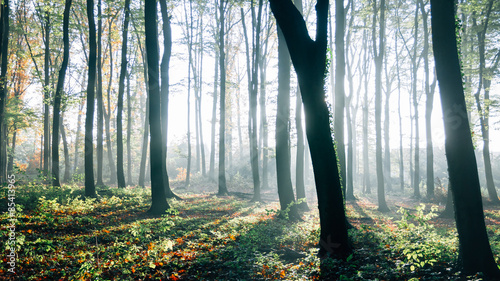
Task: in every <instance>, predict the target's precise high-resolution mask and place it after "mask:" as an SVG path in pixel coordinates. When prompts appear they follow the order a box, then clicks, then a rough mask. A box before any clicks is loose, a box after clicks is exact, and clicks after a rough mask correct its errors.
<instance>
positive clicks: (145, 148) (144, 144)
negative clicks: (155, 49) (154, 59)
mask: <svg viewBox="0 0 500 281" xmlns="http://www.w3.org/2000/svg"><path fill="white" fill-rule="evenodd" d="M146 71H147V66H145V67H144V72H146ZM145 76H146V78H147V75H145ZM146 81H147V79H146ZM146 88H149V87H146ZM146 92H149V90H147V89H146ZM145 107H146V115H145V116H144V133H143V135H142V149H141V164H140V166H139V180H138V183H137V184H138V185H139V186H140V187H142V188H144V187H145V186H146V184H145V177H146V161H147V153H148V144H149V96H148V97H147V99H146V106H145Z"/></svg>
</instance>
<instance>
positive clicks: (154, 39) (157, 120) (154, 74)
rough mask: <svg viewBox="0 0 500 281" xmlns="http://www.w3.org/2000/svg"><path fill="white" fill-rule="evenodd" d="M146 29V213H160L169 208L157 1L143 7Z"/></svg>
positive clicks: (148, 1) (146, 2) (147, 2)
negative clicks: (148, 183)
mask: <svg viewBox="0 0 500 281" xmlns="http://www.w3.org/2000/svg"><path fill="white" fill-rule="evenodd" d="M144 18H145V22H144V25H145V30H146V54H147V61H148V81H147V83H148V84H149V93H148V96H149V126H150V131H151V143H150V149H149V153H150V161H151V198H152V201H151V208H150V209H149V210H148V212H149V213H151V214H154V215H160V214H163V213H165V210H167V209H168V208H169V204H168V202H167V197H166V194H165V187H164V182H163V176H164V169H163V168H164V166H163V164H162V163H163V161H162V157H163V153H162V152H163V147H162V127H161V125H162V124H161V96H160V83H159V80H160V76H159V74H160V72H159V70H160V69H159V61H160V60H159V51H158V26H157V9H156V0H146V1H145V6H144Z"/></svg>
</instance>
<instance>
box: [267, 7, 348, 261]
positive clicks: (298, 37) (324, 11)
mask: <svg viewBox="0 0 500 281" xmlns="http://www.w3.org/2000/svg"><path fill="white" fill-rule="evenodd" d="M270 3H271V10H272V12H273V14H274V16H275V17H276V20H277V22H278V25H279V26H280V28H281V30H282V31H283V35H284V37H285V40H286V42H287V45H288V50H289V51H290V56H291V58H292V62H293V65H294V67H295V71H296V72H297V76H298V80H299V85H300V90H301V92H302V102H303V104H304V109H305V115H306V134H307V139H308V141H309V148H310V151H311V158H312V162H313V167H314V178H315V181H316V191H317V196H318V208H319V214H320V215H319V216H320V227H321V230H320V243H319V245H320V250H319V256H320V257H326V256H328V255H331V256H333V257H343V258H346V257H348V256H349V254H350V253H351V246H350V244H349V239H348V235H347V224H346V215H345V206H344V199H343V195H342V186H341V183H340V177H339V170H338V166H337V155H336V152H335V149H334V146H333V139H332V135H331V130H330V120H329V114H330V113H329V110H328V107H327V105H326V102H325V90H324V86H325V73H326V49H327V48H326V47H327V37H328V36H327V33H328V32H327V30H328V6H329V4H328V0H318V2H317V4H316V15H317V24H316V40H315V41H313V40H312V39H311V38H310V37H309V33H308V30H307V27H306V24H305V21H304V19H303V17H302V15H301V14H300V12H299V11H298V10H297V9H296V8H295V6H294V5H293V3H292V2H291V1H290V0H287V1H283V0H281V1H279V0H271V1H270ZM333 244H334V245H335V247H332V245H333Z"/></svg>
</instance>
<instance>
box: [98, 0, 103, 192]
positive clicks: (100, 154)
mask: <svg viewBox="0 0 500 281" xmlns="http://www.w3.org/2000/svg"><path fill="white" fill-rule="evenodd" d="M96 86H97V89H96V99H97V145H96V154H97V155H96V156H97V183H96V185H97V186H103V185H104V181H103V179H102V172H103V157H104V146H103V141H104V111H103V110H104V103H103V99H102V0H98V2H97V85H96Z"/></svg>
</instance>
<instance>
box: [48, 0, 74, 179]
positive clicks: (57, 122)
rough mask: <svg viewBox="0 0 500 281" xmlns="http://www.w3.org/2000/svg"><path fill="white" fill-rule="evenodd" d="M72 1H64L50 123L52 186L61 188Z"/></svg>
mask: <svg viewBox="0 0 500 281" xmlns="http://www.w3.org/2000/svg"><path fill="white" fill-rule="evenodd" d="M71 2H72V0H66V2H65V5H64V16H63V44H64V47H63V60H62V64H61V69H60V70H59V77H58V78H57V87H56V94H55V96H54V116H53V123H52V185H53V186H61V183H60V180H59V129H60V128H61V126H62V122H61V119H62V118H61V116H60V115H61V102H62V98H63V91H64V80H65V78H66V70H67V69H68V63H69V12H70V9H71Z"/></svg>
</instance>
